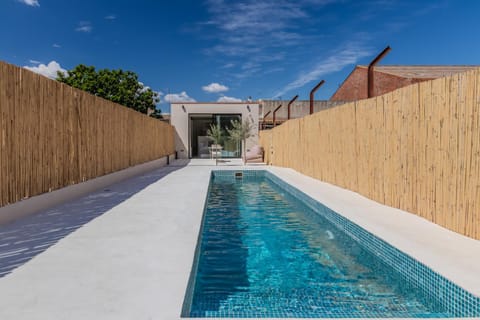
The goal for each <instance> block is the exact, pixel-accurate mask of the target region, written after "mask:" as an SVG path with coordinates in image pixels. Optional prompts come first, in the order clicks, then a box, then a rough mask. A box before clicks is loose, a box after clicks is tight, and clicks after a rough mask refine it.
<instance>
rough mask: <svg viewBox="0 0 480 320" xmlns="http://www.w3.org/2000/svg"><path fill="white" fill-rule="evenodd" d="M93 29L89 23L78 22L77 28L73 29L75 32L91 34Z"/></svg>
mask: <svg viewBox="0 0 480 320" xmlns="http://www.w3.org/2000/svg"><path fill="white" fill-rule="evenodd" d="M92 29H93V27H92V24H91V22H90V21H80V22H79V23H78V27H76V28H75V31H79V32H91V31H92Z"/></svg>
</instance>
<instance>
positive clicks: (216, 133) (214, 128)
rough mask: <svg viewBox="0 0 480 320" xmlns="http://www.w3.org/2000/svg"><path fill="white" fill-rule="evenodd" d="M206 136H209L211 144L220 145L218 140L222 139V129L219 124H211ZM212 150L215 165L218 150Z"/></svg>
mask: <svg viewBox="0 0 480 320" xmlns="http://www.w3.org/2000/svg"><path fill="white" fill-rule="evenodd" d="M207 136H208V137H209V138H210V140H212V141H213V144H215V145H220V142H221V141H222V139H223V130H222V127H221V126H220V124H211V125H210V128H209V129H208V130H207ZM212 150H213V149H212ZM213 151H214V152H215V165H217V164H218V150H213Z"/></svg>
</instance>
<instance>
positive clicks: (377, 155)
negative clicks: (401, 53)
mask: <svg viewBox="0 0 480 320" xmlns="http://www.w3.org/2000/svg"><path fill="white" fill-rule="evenodd" d="M260 143H261V144H262V146H263V147H264V149H265V150H266V161H267V163H269V164H273V165H277V166H282V167H290V168H293V169H295V170H297V171H299V172H301V173H303V174H306V175H308V176H311V177H314V178H316V179H319V180H322V181H326V182H329V183H332V184H335V185H338V186H341V187H343V188H346V189H350V190H353V191H356V192H358V193H360V194H362V195H364V196H366V197H368V198H370V199H373V200H375V201H378V202H380V203H383V204H386V205H388V206H392V207H396V208H400V209H402V210H405V211H409V212H412V213H415V214H417V215H419V216H421V217H424V218H426V219H428V220H430V221H432V222H434V223H437V224H439V225H441V226H443V227H446V228H448V229H450V230H453V231H455V232H458V233H461V234H463V235H466V236H469V237H472V238H476V239H480V69H477V70H473V71H469V72H466V73H460V74H456V75H453V76H450V77H446V78H440V79H436V80H432V81H426V82H422V83H418V84H414V85H411V86H408V87H405V88H402V89H398V90H396V91H393V92H391V93H388V94H385V95H383V96H379V97H375V98H371V99H366V100H360V101H356V102H351V103H347V104H344V105H342V106H339V107H335V108H332V109H328V110H324V111H320V112H318V113H315V114H313V115H310V116H306V117H304V118H301V119H295V120H290V121H287V122H285V123H284V124H282V125H281V126H278V127H276V128H274V129H272V130H269V131H262V132H261V133H260Z"/></svg>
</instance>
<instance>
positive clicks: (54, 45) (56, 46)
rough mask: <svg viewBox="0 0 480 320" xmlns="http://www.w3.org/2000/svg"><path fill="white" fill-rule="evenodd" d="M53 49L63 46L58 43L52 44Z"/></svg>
mask: <svg viewBox="0 0 480 320" xmlns="http://www.w3.org/2000/svg"><path fill="white" fill-rule="evenodd" d="M52 47H54V48H61V47H62V46H61V45H59V44H58V43H54V44H52Z"/></svg>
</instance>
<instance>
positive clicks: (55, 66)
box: [24, 61, 67, 79]
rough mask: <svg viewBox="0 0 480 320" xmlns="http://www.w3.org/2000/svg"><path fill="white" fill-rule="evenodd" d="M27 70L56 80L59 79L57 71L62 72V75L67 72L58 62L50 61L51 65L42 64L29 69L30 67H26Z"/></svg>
mask: <svg viewBox="0 0 480 320" xmlns="http://www.w3.org/2000/svg"><path fill="white" fill-rule="evenodd" d="M24 68H25V69H27V70H30V71H33V72H35V73H38V74H41V75H42V76H45V77H48V78H50V79H56V78H57V71H60V72H62V73H66V72H67V70H65V69H63V68H62V67H61V66H60V64H59V63H58V62H56V61H50V63H49V64H47V65H44V64H43V63H40V64H39V65H38V66H36V67H29V66H24Z"/></svg>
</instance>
